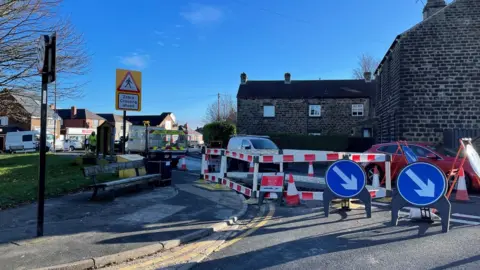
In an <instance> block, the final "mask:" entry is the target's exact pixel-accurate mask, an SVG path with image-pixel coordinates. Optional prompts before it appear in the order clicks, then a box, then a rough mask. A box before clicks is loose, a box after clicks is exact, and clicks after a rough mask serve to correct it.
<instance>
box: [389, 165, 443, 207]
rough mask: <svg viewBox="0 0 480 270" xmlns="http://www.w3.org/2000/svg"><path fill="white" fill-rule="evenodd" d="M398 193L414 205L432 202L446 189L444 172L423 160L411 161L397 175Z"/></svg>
mask: <svg viewBox="0 0 480 270" xmlns="http://www.w3.org/2000/svg"><path fill="white" fill-rule="evenodd" d="M397 189H398V192H399V193H400V195H401V196H402V197H403V198H404V199H405V200H406V201H407V202H409V203H411V204H413V205H416V206H425V205H429V204H432V203H434V202H436V201H438V199H440V197H442V196H443V195H445V192H446V191H447V179H446V177H445V174H444V173H443V172H442V171H441V170H440V169H439V168H438V167H437V166H435V165H432V164H430V163H425V162H415V163H412V164H410V165H408V166H406V167H405V168H403V170H402V171H400V174H399V175H398V177H397Z"/></svg>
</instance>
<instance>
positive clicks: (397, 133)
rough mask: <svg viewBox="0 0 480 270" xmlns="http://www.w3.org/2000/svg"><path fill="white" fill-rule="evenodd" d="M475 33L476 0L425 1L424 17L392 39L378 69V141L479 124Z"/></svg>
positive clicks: (434, 135) (430, 137) (479, 5)
mask: <svg viewBox="0 0 480 270" xmlns="http://www.w3.org/2000/svg"><path fill="white" fill-rule="evenodd" d="M479 37H480V1H478V0H456V1H453V2H452V3H451V4H449V5H447V4H446V3H445V1H444V0H428V1H427V2H426V5H425V8H424V10H423V21H421V22H420V23H418V24H417V25H415V26H413V27H412V28H410V29H408V30H407V31H405V32H403V33H401V34H399V35H398V36H397V37H396V38H395V40H394V41H393V43H392V45H391V46H390V49H389V50H388V52H387V53H386V54H385V57H384V58H383V60H382V61H381V63H380V65H379V67H378V69H377V70H376V73H375V75H376V82H377V84H378V91H377V96H376V100H377V105H376V108H375V110H376V115H377V117H378V123H377V124H378V131H379V132H378V133H377V139H378V140H379V141H383V142H385V141H394V140H398V139H401V138H404V139H407V140H411V141H412V140H413V141H430V142H442V141H443V140H444V139H445V136H446V134H451V133H452V132H453V131H455V130H457V131H462V132H463V133H464V134H467V133H474V131H478V130H479V129H480V121H479V118H480V106H479V105H478V104H480V38H479ZM475 133H476V132H475ZM444 135H445V136H444Z"/></svg>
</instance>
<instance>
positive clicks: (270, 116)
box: [263, 104, 275, 118]
mask: <svg viewBox="0 0 480 270" xmlns="http://www.w3.org/2000/svg"><path fill="white" fill-rule="evenodd" d="M267 107H271V108H273V115H266V114H265V109H266V108H267ZM263 117H264V118H274V117H275V105H272V104H264V105H263Z"/></svg>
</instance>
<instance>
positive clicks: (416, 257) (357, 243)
mask: <svg viewBox="0 0 480 270" xmlns="http://www.w3.org/2000/svg"><path fill="white" fill-rule="evenodd" d="M389 221H390V212H389V211H388V210H386V209H381V208H376V207H374V208H373V214H372V218H370V219H368V218H365V213H364V210H363V209H359V210H352V211H350V212H337V213H331V214H330V216H329V217H328V218H325V217H324V215H323V209H322V208H321V207H320V204H319V203H316V204H312V205H310V206H309V207H303V206H302V207H297V208H286V207H278V206H277V207H276V211H275V213H274V215H273V218H272V219H271V220H270V221H269V222H268V223H267V224H266V225H265V226H263V227H261V228H260V229H258V230H257V231H256V232H254V233H253V234H252V235H250V236H248V237H246V238H243V239H241V240H240V241H238V242H236V243H235V244H233V245H230V246H227V247H226V248H224V249H220V250H219V251H217V252H215V253H213V254H212V255H210V256H209V257H208V258H207V259H206V260H204V261H203V262H201V263H200V264H198V265H197V266H195V267H194V268H193V269H196V270H203V269H205V270H211V269H229V270H230V269H285V270H287V269H402V270H403V269H447V268H448V269H480V255H479V254H480V238H479V237H480V230H479V226H478V225H477V226H471V225H462V224H458V223H452V224H451V229H450V232H448V233H442V232H441V227H440V226H439V223H438V222H437V223H435V224H434V225H433V226H428V225H427V224H426V223H418V222H417V223H414V222H412V221H409V220H406V219H402V220H401V221H400V222H399V226H397V227H392V226H390V224H389Z"/></svg>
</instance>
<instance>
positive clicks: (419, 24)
mask: <svg viewBox="0 0 480 270" xmlns="http://www.w3.org/2000/svg"><path fill="white" fill-rule="evenodd" d="M457 2H458V0H454V1H453V2H452V3H450V4H448V5H447V6H446V7H444V8H442V9H440V10H438V11H437V12H436V13H435V14H432V15H431V16H430V17H428V18H426V19H424V20H422V21H421V22H419V23H417V24H416V25H414V26H412V27H411V28H409V29H407V30H406V31H404V32H403V33H400V34H399V35H397V36H396V37H395V40H394V41H393V42H392V45H390V47H389V48H388V51H387V52H386V53H385V56H384V57H383V59H382V61H380V64H378V67H377V69H376V70H375V72H374V75H375V76H377V75H378V73H379V72H380V70H381V69H382V66H383V64H384V63H385V62H386V61H387V59H388V56H389V55H390V53H391V52H392V51H393V49H394V48H395V46H397V44H398V43H399V42H400V41H401V39H402V38H403V37H405V36H406V35H407V34H408V33H410V32H412V31H415V30H416V29H418V28H419V27H420V26H422V25H423V24H425V23H426V22H428V21H430V20H431V19H432V18H434V17H436V16H437V15H438V14H440V13H443V12H445V10H447V9H448V8H450V7H452V6H454V5H455V4H456V3H457Z"/></svg>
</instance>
